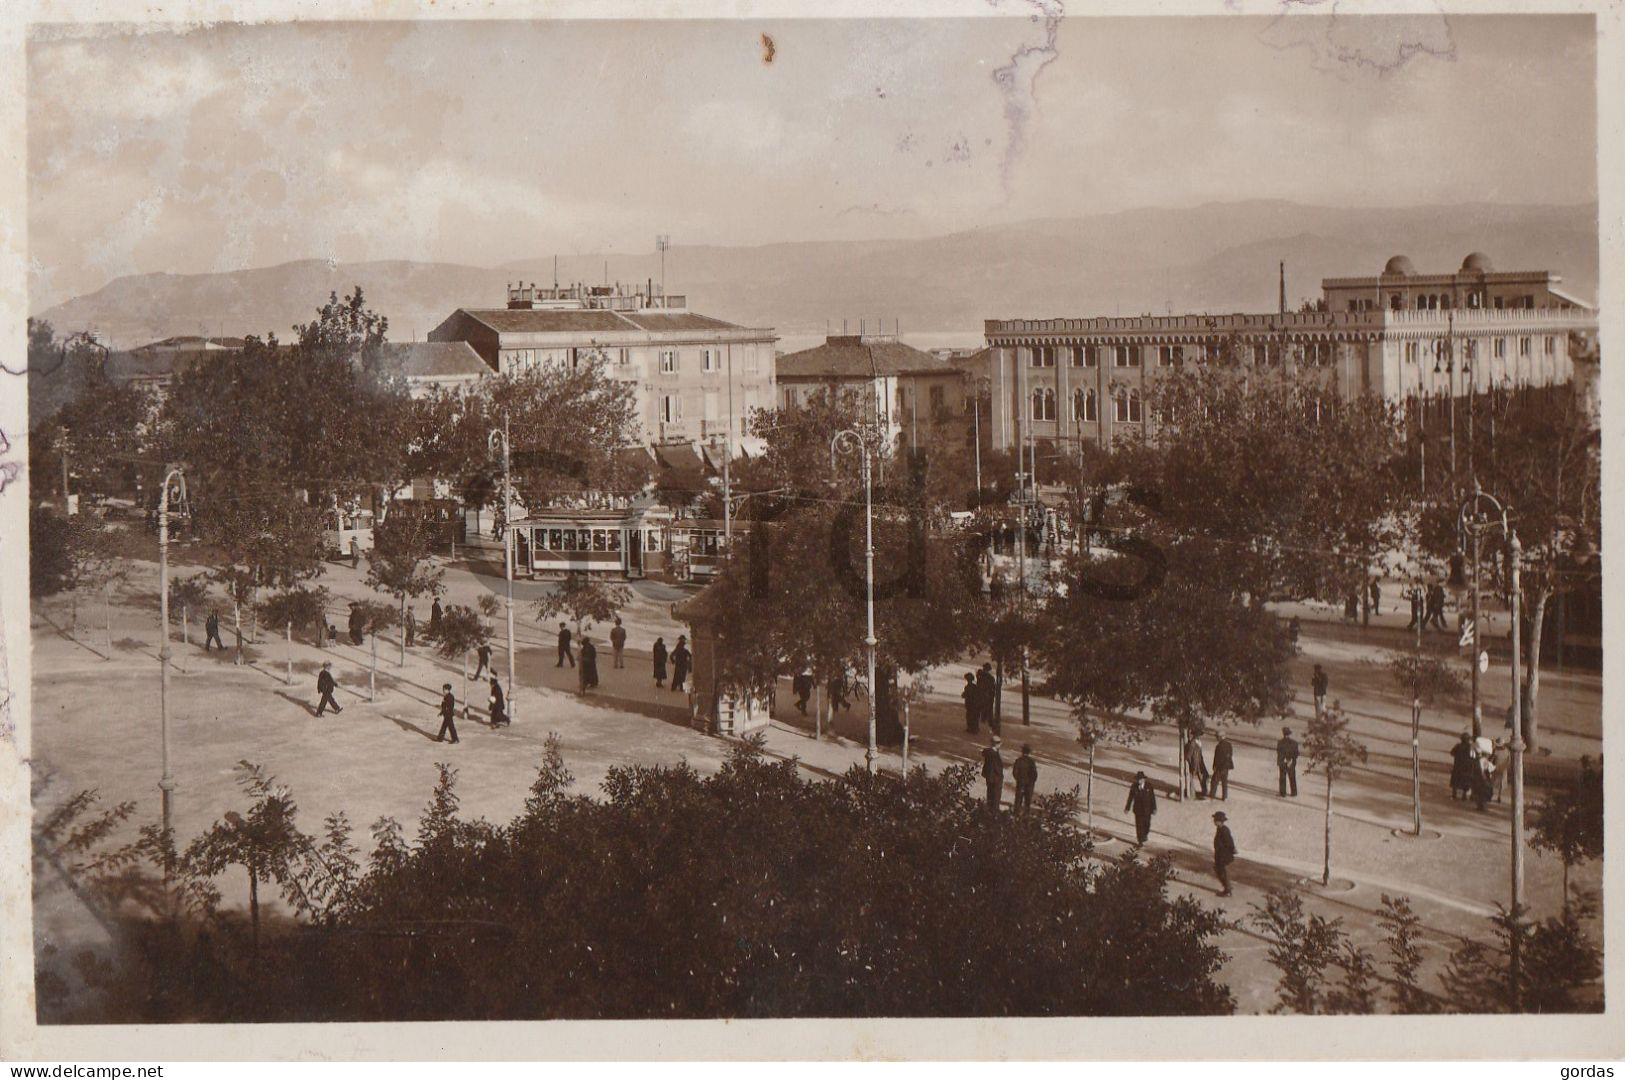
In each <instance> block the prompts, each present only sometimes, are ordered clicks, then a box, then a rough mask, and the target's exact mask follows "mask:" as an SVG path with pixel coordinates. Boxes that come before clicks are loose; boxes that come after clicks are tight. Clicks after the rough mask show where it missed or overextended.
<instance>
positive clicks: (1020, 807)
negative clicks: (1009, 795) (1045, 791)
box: [1010, 743, 1038, 814]
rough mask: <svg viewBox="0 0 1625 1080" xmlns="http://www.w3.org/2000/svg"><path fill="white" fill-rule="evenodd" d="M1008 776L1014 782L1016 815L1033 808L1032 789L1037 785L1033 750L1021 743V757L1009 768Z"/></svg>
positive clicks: (1036, 768)
mask: <svg viewBox="0 0 1625 1080" xmlns="http://www.w3.org/2000/svg"><path fill="white" fill-rule="evenodd" d="M1010 775H1011V777H1013V778H1014V779H1015V782H1016V813H1018V814H1019V813H1021V812H1023V811H1025V810H1031V809H1032V808H1033V787H1034V785H1036V784H1037V783H1038V762H1036V761H1034V760H1033V748H1032V746H1031V745H1030V744H1027V743H1023V744H1022V746H1021V756H1020V757H1018V758H1016V760H1015V763H1014V764H1012V765H1011V766H1010Z"/></svg>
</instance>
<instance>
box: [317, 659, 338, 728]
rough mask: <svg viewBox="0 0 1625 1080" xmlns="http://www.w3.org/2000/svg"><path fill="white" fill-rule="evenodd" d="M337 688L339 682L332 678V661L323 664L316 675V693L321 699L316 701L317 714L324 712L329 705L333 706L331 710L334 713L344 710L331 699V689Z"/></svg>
mask: <svg viewBox="0 0 1625 1080" xmlns="http://www.w3.org/2000/svg"><path fill="white" fill-rule="evenodd" d="M338 688H339V684H338V683H337V682H336V681H335V680H334V679H333V665H332V663H331V662H329V663H325V664H323V665H322V670H321V671H320V672H318V673H317V675H316V693H318V694H320V695H321V700H320V701H318V702H317V703H316V715H317V716H320V715H322V714H323V713H324V712H326V711H327V707H328V706H329V705H331V706H333V711H334V712H336V713H341V712H343V711H344V710H343V709H341V708H340V707H339V703H338V702H337V701H335V700H333V691H335V690H337V689H338Z"/></svg>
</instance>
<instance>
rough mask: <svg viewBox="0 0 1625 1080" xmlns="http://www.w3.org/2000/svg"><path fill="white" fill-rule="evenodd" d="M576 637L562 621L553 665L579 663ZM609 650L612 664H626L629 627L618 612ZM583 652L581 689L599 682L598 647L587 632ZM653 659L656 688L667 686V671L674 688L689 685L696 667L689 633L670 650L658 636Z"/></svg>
mask: <svg viewBox="0 0 1625 1080" xmlns="http://www.w3.org/2000/svg"><path fill="white" fill-rule="evenodd" d="M574 640H575V635H574V634H572V633H571V632H570V627H569V624H568V623H562V622H561V623H559V633H558V660H557V661H556V662H555V663H554V665H553V666H554V667H563V666H564V665H565V664H569V665H570V666H571V667H576V650H575V649H574V648H573V647H572V646H573V643H574ZM609 650H610V657H611V666H613V667H616V668H624V667H626V627H625V626H623V625H622V624H621V617H620V616H619V615H617V616H615V623H614V625H613V626H611V627H610V630H609ZM580 652H581V666H580V667H579V668H578V669H577V670H578V672H579V674H580V684H581V689H582V690H583V691H586V690H592V689H594V688H596V687H597V686H598V647H597V646H596V645H594V644H593V642H592V639H591V638H589V637H587V636H586V635H585V634H583V635H582V637H581V649H580ZM650 659H651V660H652V661H653V663H654V677H655V687H656V688H657V689H665V686H666V678H667V676H668V674H669V675H670V678H671V688H672V689H673V690H676V691H682V690H685V689H686V683H687V682H688V676H689V672H691V671H693V670H694V654H693V653H692V652H690V651H689V648H688V637H687V636H686V635H683V634H679V635H677V647H676V648H674V649H671V650H669V651H668V650H667V648H666V639H665V638H664V637H657V638H655V643H654V647H653V649H651V650H650Z"/></svg>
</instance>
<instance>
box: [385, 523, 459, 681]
mask: <svg viewBox="0 0 1625 1080" xmlns="http://www.w3.org/2000/svg"><path fill="white" fill-rule="evenodd" d="M433 541H434V534H433V531H432V529H431V526H430V523H429V522H427V521H424V520H422V519H420V518H409V517H392V518H390V519H389V520H388V521H385V522H380V523H379V525H378V527H377V528H376V529H374V530H373V548H372V554H371V555H370V556H369V557H368V559H367V584H368V585H369V586H370V587H372V588H373V589H376V590H377V591H378V592H382V593H388V594H389V595H390V596H393V597H395V599H396V600H397V601H399V603H400V611H399V614H398V618H399V620H400V622H401V623H402V624H405V622H406V600H407V597H414V598H416V597H419V596H425V595H427V596H438V595H440V594H441V593H443V592H445V591H446V587H445V585H444V584H443V583H442V581H441V579H442V578H443V577H444V576H445V571H443V570H440V569H437V568H435V567H432V566H430V565H429V556H430V553H431V551H430V549H431V545H432V544H433ZM400 666H402V667H405V666H406V635H405V634H402V635H401V656H400Z"/></svg>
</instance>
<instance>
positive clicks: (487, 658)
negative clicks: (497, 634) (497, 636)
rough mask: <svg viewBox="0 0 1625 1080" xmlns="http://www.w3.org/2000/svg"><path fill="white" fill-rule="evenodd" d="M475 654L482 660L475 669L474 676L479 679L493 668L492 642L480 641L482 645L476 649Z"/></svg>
mask: <svg viewBox="0 0 1625 1080" xmlns="http://www.w3.org/2000/svg"><path fill="white" fill-rule="evenodd" d="M474 655H475V656H476V657H477V658H478V659H479V662H480V663H479V667H477V668H475V669H474V677H475V678H476V679H477V678H479V677H480V676H481V675H484V674H485V673H486V672H487V671H490V670H491V643H490V642H488V641H482V642H480V647H479V648H477V649H475V650H474Z"/></svg>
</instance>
